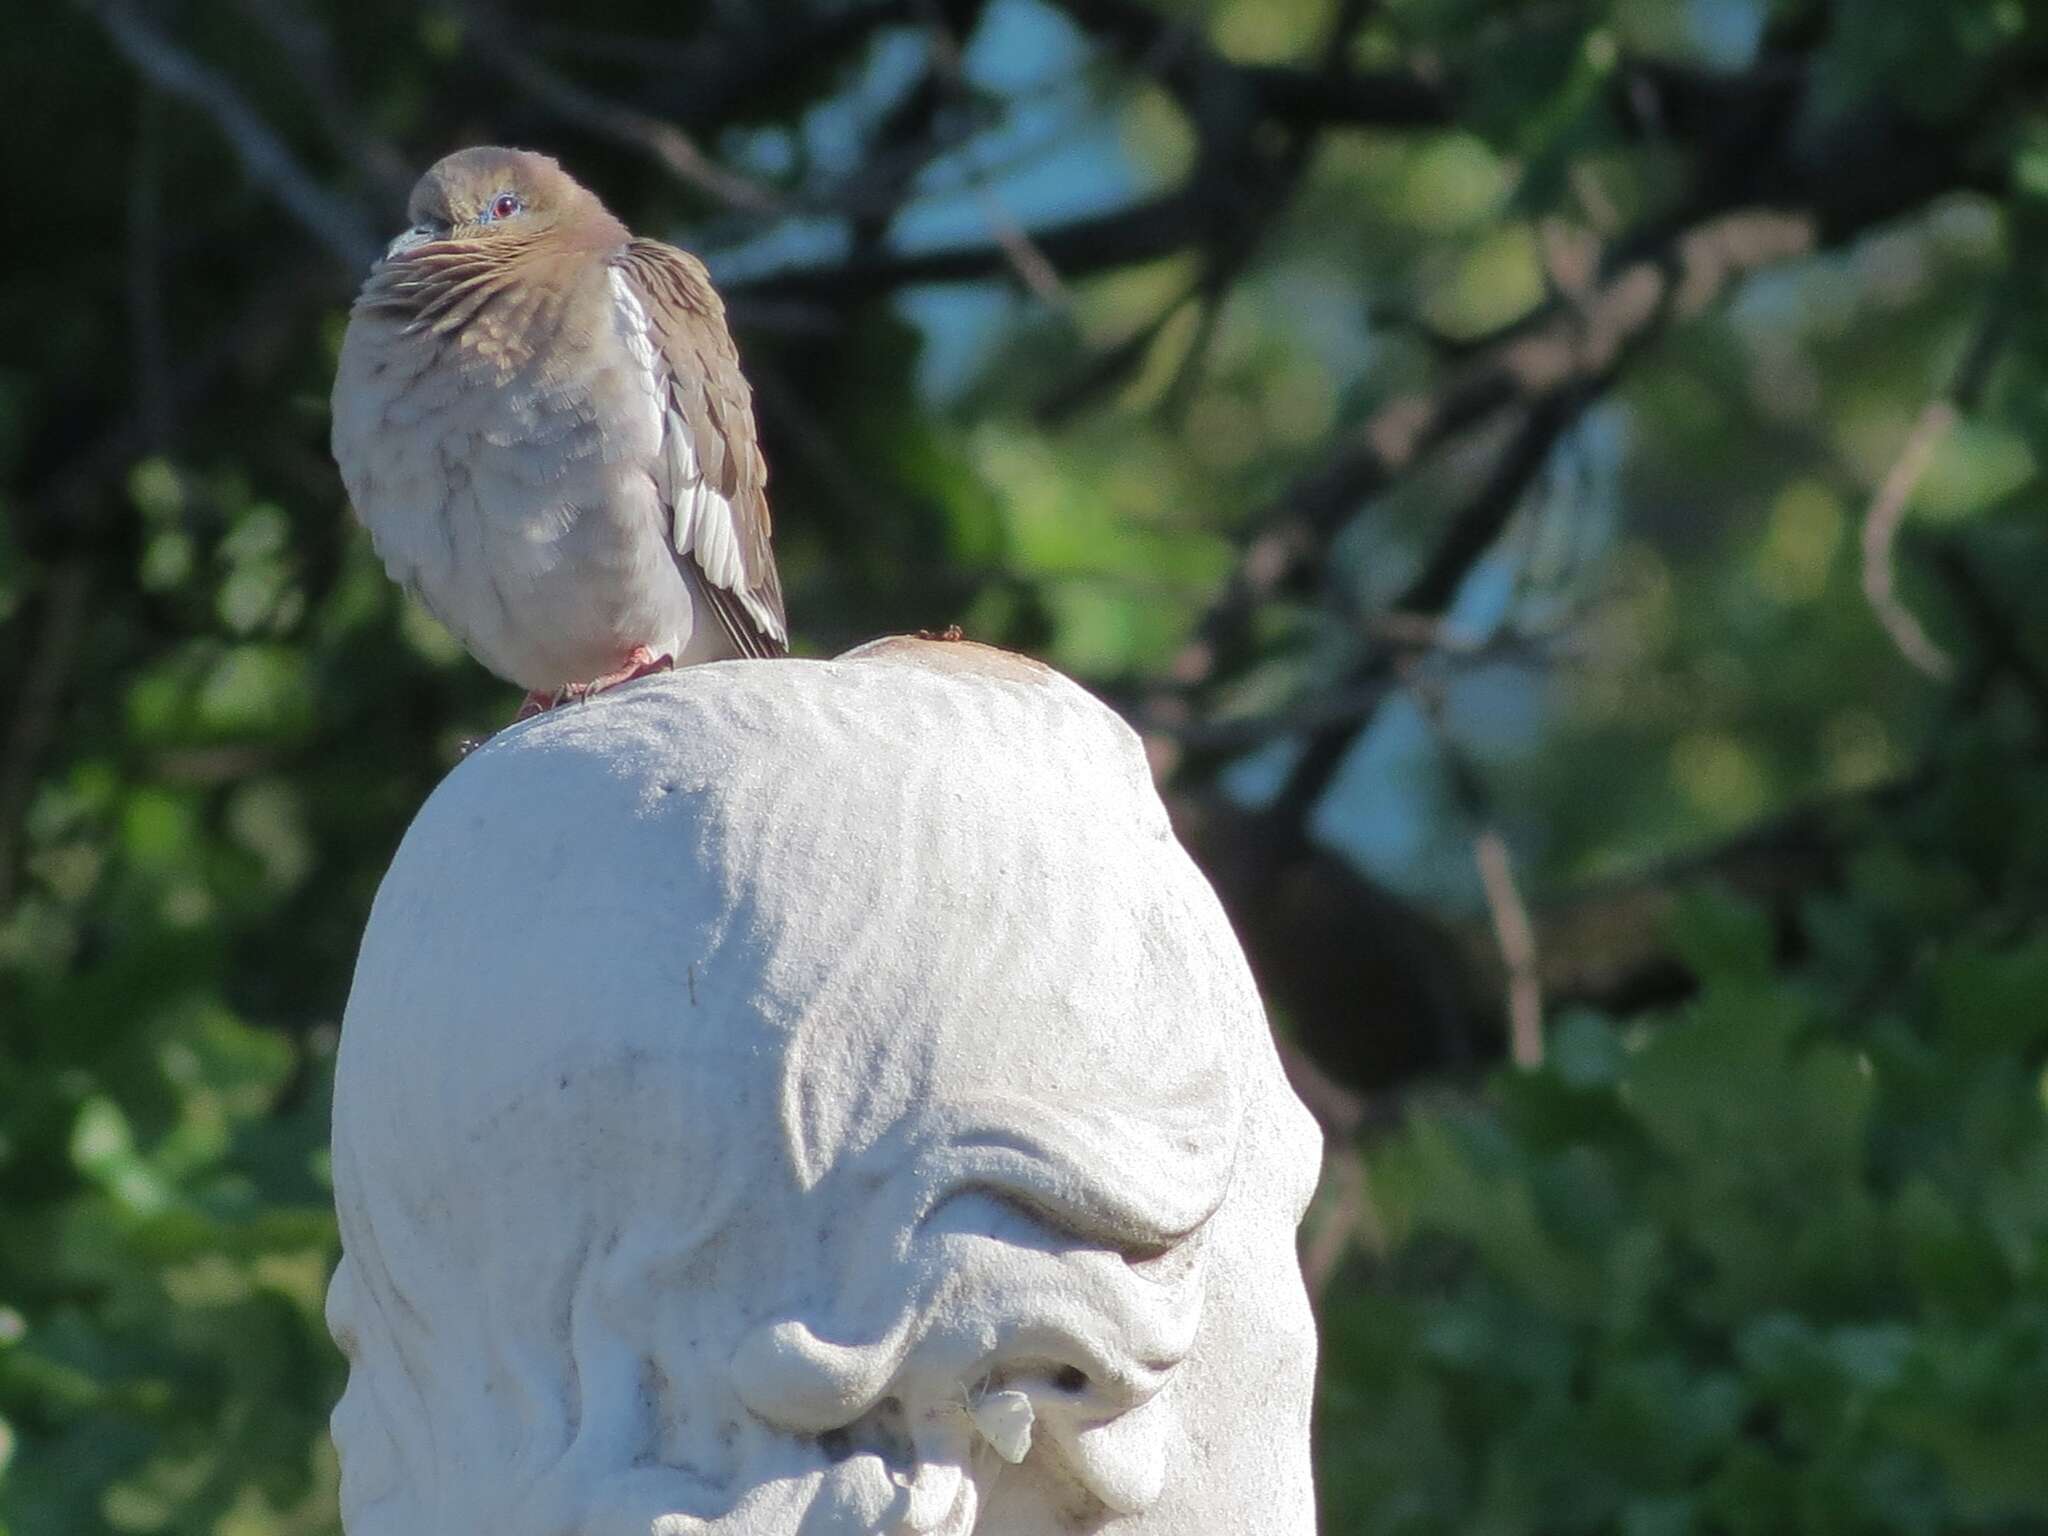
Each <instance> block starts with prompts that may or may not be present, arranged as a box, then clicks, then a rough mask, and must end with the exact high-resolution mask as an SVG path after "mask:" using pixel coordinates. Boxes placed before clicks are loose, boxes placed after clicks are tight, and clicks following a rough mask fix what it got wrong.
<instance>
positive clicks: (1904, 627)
mask: <svg viewBox="0 0 2048 1536" xmlns="http://www.w3.org/2000/svg"><path fill="white" fill-rule="evenodd" d="M2003 313H2004V308H2003V305H2001V304H1997V303H1994V304H1992V305H1991V306H1990V307H1989V308H1988V309H1987V310H1986V313H1985V317H1984V320H1983V321H1982V322H1981V323H1980V324H1979V326H1978V328H1977V331H1976V333H1975V335H1974V336H1973V337H1972V339H1971V341H1970V345H1969V347H1968V348H1967V349H1966V350H1965V352H1964V354H1963V360H1962V362H1961V363H1960V364H1958V365H1957V368H1956V374H1955V378H1954V379H1953V380H1952V381H1951V382H1950V383H1949V385H1948V387H1947V388H1946V389H1944V390H1943V391H1942V392H1941V393H1940V394H1938V395H1936V396H1935V397H1934V398H1933V399H1932V400H1929V401H1928V402H1927V404H1926V405H1924V406H1922V407H1921V408H1920V414H1919V416H1917V417H1916V418H1915V419H1914V422H1913V426H1912V429H1911V430H1910V431H1909V432H1907V434H1906V439H1905V441H1904V442H1903V443H1901V444H1900V445H1899V453H1898V457H1897V458H1895V459H1894V460H1893V461H1892V466H1891V468H1890V469H1888V470H1887V471H1885V476H1884V479H1883V480H1882V481H1880V482H1879V483H1878V487H1877V494H1876V495H1875V496H1874V497H1872V498H1871V502H1870V510H1869V511H1868V512H1866V513H1865V514H1864V516H1863V536H1862V540H1861V542H1862V549H1863V596H1864V599H1865V601H1867V602H1868V603H1869V604H1870V611H1871V613H1872V614H1873V615H1874V616H1875V617H1876V619H1877V622H1878V624H1879V625H1880V626H1882V627H1883V629H1884V632H1885V633H1886V634H1887V635H1889V636H1890V637H1891V641H1892V644H1893V645H1895V646H1897V647H1898V650H1899V654H1900V655H1901V656H1903V657H1905V658H1906V660H1907V661H1909V662H1911V663H1912V664H1913V665H1914V666H1915V667H1918V668H1919V669H1920V670H1921V671H1922V672H1924V673H1926V674H1927V675H1928V676H1929V677H1931V678H1933V679H1934V680H1935V681H1936V682H1946V681H1948V679H1949V678H1950V677H1951V676H1952V675H1953V674H1954V672H1955V663H1954V661H1953V660H1951V659H1950V657H1949V654H1948V652H1946V651H1944V650H1943V649H1942V648H1941V647H1940V646H1939V645H1936V644H1935V643H1934V641H1933V640H1932V639H1930V638H1929V637H1928V634H1927V631H1926V630H1925V629H1924V628H1922V627H1921V624H1920V620H1919V619H1918V618H1917V617H1915V615H1914V613H1913V611H1912V610H1911V609H1910V608H1908V607H1907V606H1906V605H1905V603H1904V601H1902V600H1901V599H1900V597H1899V595H1898V590H1897V585H1896V579H1895V570H1894V562H1893V558H1892V556H1893V550H1894V546H1895V545H1896V544H1897V542H1898V537H1899V528H1900V526H1901V525H1902V524H1903V523H1904V522H1905V520H1906V512H1907V509H1908V508H1909V507H1910V506H1911V504H1912V500H1913V492H1914V491H1915V490H1916V489H1917V488H1918V487H1919V484H1920V477H1921V476H1922V475H1924V474H1926V473H1927V466H1928V465H1929V464H1930V463H1931V462H1933V459H1934V451H1935V449H1937V448H1939V447H1940V446H1941V440H1942V439H1943V438H1944V437H1946V436H1948V434H1949V432H1950V431H1951V429H1953V428H1954V426H1955V424H1956V422H1957V421H1958V420H1959V419H1960V418H1961V416H1962V413H1963V412H1964V411H1965V410H1968V409H1969V408H1970V407H1971V406H1973V405H1974V404H1975V403H1976V401H1977V399H1978V397H1979V396H1981V395H1982V393H1983V390H1984V386H1985V384H1986V382H1988V380H1989V378H1990V375H1991V369H1992V366H1993V364H1994V363H1995V362H1996V361H1997V358H1998V352H1999V349H2000V347H2001V346H2002V345H2003V342H2004V326H2003Z"/></svg>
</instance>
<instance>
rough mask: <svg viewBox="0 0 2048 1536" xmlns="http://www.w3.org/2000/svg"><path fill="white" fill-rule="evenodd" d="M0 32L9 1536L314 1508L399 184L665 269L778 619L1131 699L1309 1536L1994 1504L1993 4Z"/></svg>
mask: <svg viewBox="0 0 2048 1536" xmlns="http://www.w3.org/2000/svg"><path fill="white" fill-rule="evenodd" d="M7 30H8V41H7V46H6V47H5V49H0V100H4V101H5V102H6V104H7V115H8V133H9V149H10V154H9V157H8V158H9V172H10V184H11V185H10V194H9V197H8V203H9V206H10V209H11V211H12V214H13V217H12V218H11V219H10V230H9V237H8V256H9V259H8V264H7V268H6V272H5V276H4V278H0V336H4V338H5V342H4V354H0V356H4V362H0V497H4V511H5V515H4V518H0V659H4V662H5V665H6V675H7V677H8V678H9V680H10V684H11V686H10V697H9V701H8V704H7V706H6V708H5V709H4V711H0V1530H4V1531H5V1532H6V1533H9V1536H47V1533H83V1536H90V1533H100V1532H108V1531H122V1532H154V1531H163V1532H178V1533H200V1532H205V1533H220V1536H288V1533H292V1536H296V1533H317V1532H332V1531H333V1530H334V1529H335V1524H334V1516H333V1510H332V1504H333V1488H334V1469H333V1466H332V1458H331V1454H330V1452H329V1450H328V1448H327V1446H326V1442H325V1437H324V1418H325V1414H326V1410H327V1408H328V1405H329V1404H330V1403H331V1402H332V1401H333V1399H334V1397H335V1395H336V1393H337V1390H338V1360H337V1358H336V1356H335V1354H334V1352H333V1350H332V1347H331V1346H330V1345H329V1343H328V1342H327V1340H326V1337H325V1334H324V1332H323V1330H322V1327H321V1323H320V1315H319V1309H320V1301H321V1293H322V1287H323V1284H324V1280H325V1275H326V1271H327V1269H328V1267H329V1265H330V1263H331V1261H332V1257H333V1251H334V1234H333V1231H332V1227H331V1219H330V1216H329V1212H328V1206H327V1192H326V1182H325V1168H324V1164H323V1156H324V1153H323V1147H324V1135H325V1114H326V1100H325V1094H326V1083H327V1076H328V1064H329V1060H330V1057H331V1055H332V1051H333V1048H334V1042H335V1029H336V1020H337V1017H338V1014H339V1010H340V1006H341V1003H342V1000H343V998H344V996H345V994H346V991H347V986H348V980H349V967H350V964H351V961H352V958H353V953H354V946H355V941H356V938H357V935H358V933H359V931H360V927H361V924H362V922H363V919H364V916H365V914H366V912H367V909H368V905H369V901H370V898H371V895H372V893H373V891H374V889H375V886H376V882H377V879H378V877H379V875H380V873H381V872H382V870H383V868H384V865H385V863H386V860H387V858H388V857H389V855H390V853H391V851H392V849H393V847H394V846H395V844H396V841H397V839H398V837H399V835H400V833H401V831H402V829H403V828H404V826H405V824H406V822H407V820H408V818H409V817H410V815H411V814H412V812H413V811H414V809H415V808H416V807H417V806H418V805H419V804H420V802H421V800H422V799H423V798H424V797H425V796H426V794H427V793H428V791H429V790H430V789H431V788H432V787H433V785H434V783H435V781H436V780H437V779H438V778H439V777H440V776H441V775H442V774H443V773H444V772H446V771H447V769H448V767H449V766H450V764H451V763H452V762H453V761H454V759H455V756H456V753H457V750H458V744H459V742H460V741H461V740H462V739H463V738H464V737H467V736H472V735H476V734H479V733H482V732H484V731H487V730H489V729H491V728H493V727H494V726H496V725H498V724H500V723H502V721H503V720H504V719H505V718H506V717H507V716H508V715H509V712H510V710H511V707H512V705H513V702H514V699H513V696H512V693H511V690H509V689H507V688H505V687H502V686H500V685H498V684H496V683H494V682H493V681H492V680H491V679H490V678H489V677H487V676H486V675H485V674H484V673H483V672H482V670H481V669H479V668H478V667H476V666H475V665H474V664H472V663H470V662H469V661H468V660H467V659H466V658H464V657H463V656H461V655H460V654H459V653H458V650H457V648H456V647H455V646H454V645H453V644H452V643H451V641H450V640H449V638H448V637H447V636H446V635H445V634H444V633H443V632H441V631H440V630H438V629H437V628H436V627H435V626H434V625H433V624H432V622H431V621H429V620H428V619H427V618H426V617H425V616H424V615H423V614H421V613H420V612H419V611H417V610H416V609H414V608H411V607H408V606H407V605H406V604H405V603H404V601H403V600H402V599H401V598H400V596H399V594H398V593H397V592H396V591H395V590H394V589H393V588H392V587H391V585H390V584H389V583H388V582H387V581H386V579H385V578H384V576H383V574H382V572H381V570H380V569H379V568H378V567H377V565H376V563H375V561H374V559H373V557H372V555H371V552H370V549H369V546H368V541H367V539H366V538H364V537H363V536H362V534H361V533H360V531H359V530H358V529H356V528H355V527H354V525H353V524H352V522H351V520H350V518H349V516H348V513H347V510H346V508H345V505H344V503H343V500H342V496H341V491H340V486H339V483H338V479H337V477H336V474H335V472H334V470H333V467H332V465H331V464H330V463H329V461H328V458H327V454H326V448H325V444H326V435H327V409H326V399H327V390H328V385H329V382H330V379H331V375H332V370H333V366H334V360H335V352H336V346H337V343H338V340H339V337H340V333H341V328H342V324H343V319H344V315H345V306H346V304H347V301H348V298H349V296H350V294H351V292H352V291H353V289H354V287H355V285H356V283H357V282H358V281H359V280H360V278H361V276H362V274H363V272H364V270H365V269H366V267H367V265H368V262H369V260H370V259H371V257H372V256H373V254H374V253H375V252H376V251H377V250H378V249H379V247H380V244H381V241H382V240H383V238H385V237H386V236H388V235H389V234H391V233H394V232H395V231H396V229H397V228H398V226H399V224H400V222H401V209H402V204H403V197H404V192H405V189H406V187H407V186H408V184H409V183H410V180H411V179H412V177H413V176H414V175H415V174H416V173H417V172H418V170H419V169H421V168H422V167H423V166H424V165H425V164H426V163H428V162H429V161H431V160H432V159H434V158H435V157H437V156H438V155H440V154H441V153H443V152H445V151H447V150H448V149H451V148H454V147H456V146H458V145H461V144H464V143H471V142H479V141H498V142H510V143H518V144H524V145H528V146H532V147H538V148H545V149H548V150H551V151H553V152H556V153H558V154H560V155H561V156H562V157H563V158H564V159H565V160H566V161H567V163H568V164H569V165H570V166H571V167H572V168H573V169H574V170H575V171H576V172H577V173H578V174H579V176H580V177H581V178H582V179H584V180H585V181H586V182H588V183H590V184H591V185H593V186H594V187H596V188H597V189H598V190H599V191H600V192H601V193H602V194H603V195H604V196H605V197H606V199H607V200H608V201H609V202H610V203H611V204H612V206H613V207H614V208H615V209H616V210H617V211H618V212H620V213H621V214H622V215H623V216H625V217H626V218H627V219H628V221H629V222H631V223H632V224H633V225H634V226H635V227H636V228H637V229H639V230H642V231H644V232H647V233H650V234H656V235H660V236H664V237H667V238H671V239H675V240H678V241H679V242H681V243H684V244H687V245H689V246H691V247H692V248H693V249H696V250H697V251H699V252H701V253H702V254H703V255H704V256H705V257H706V258H707V260H708V261H709V262H710V264H711V267H712V269H713V272H714V273H715V274H716V275H717V277H718V278H719V280H720V282H721V286H722V287H723V289H724V291H725V293H726V294H727V296H728V298H729V300H730V303H731V308H732V312H733V317H734V320H735V325H736V329H737V331H738V334H739V337H740V342H741V346H742V350H743V354H744V357H745V360H746V363H747V366H748V371H749V373H750V375H751V377H752V379H753V382H754V385H755V388H756V397H757V400H758V402H759V406H760V410H761V414H762V423H763V432H764V436H765V440H766V447H767V451H768V455H769V458H770V462H771V464H772V466H773V484H772V486H771V494H772V497H773V500H774V502H775V506H776V509H777V517H778V530H777V531H778V546H779V548H780V551H781V558H782V565H783V570H784V573H785V578H786V583H787V586H788V590H789V608H790V614H791V618H792V620H793V624H794V628H795V631H796V635H797V639H798V645H799V649H800V650H801V651H803V652H806V653H810V654H831V653H833V652H834V651H836V650H838V649H840V648H842V647H843V646H845V645H847V644H850V643H853V642H856V641H859V640H862V639H866V638H869V637H871V636H873V635H876V634H878V633H883V632H890V631H902V630H907V629H916V628H919V627H936V626H940V625H944V624H947V623H950V622H958V623H960V624H962V625H964V626H965V627H966V630H967V631H968V633H969V634H970V635H972V636H973V637H975V638H979V639H984V640H989V641H993V642H996V643H1000V644H1005V645H1010V646H1015V647H1019V648H1021V649H1024V650H1028V651H1031V652H1033V653H1036V654H1038V655H1041V656H1044V657H1045V658H1047V659H1049V660H1051V661H1053V662H1055V663H1056V664H1058V665H1060V666H1061V667H1064V668H1066V669H1068V670H1069V671H1071V672H1073V673H1074V674H1075V675H1077V676H1078V677H1080V678H1081V679H1083V680H1084V681H1085V682H1087V683H1088V684H1089V685H1090V686H1092V687H1093V688H1095V689H1096V690H1097V691H1099V692H1100V693H1101V694H1103V695H1104V696H1105V697H1106V698H1108V699H1109V700H1111V701H1112V702H1113V703H1115V704H1116V705H1117V706H1118V707H1119V708H1121V709H1123V710H1124V711H1125V712H1126V713H1127V715H1128V717H1129V718H1130V719H1131V721H1132V723H1133V724H1134V725H1136V726H1137V727H1138V728H1139V729H1140V730H1141V731H1142V732H1143V733H1144V734H1145V736H1146V739H1147V741H1148V744H1149V745H1150V747H1151V749H1152V754H1153V759H1154V762H1155V764H1156V766H1157V769H1158V773H1159V777H1160V781H1161V784H1162V786H1163V787H1164V788H1165V790H1166V792H1167V794H1168V796H1169V800H1170V802H1171V805H1172V808H1173V811H1174V814H1175V816H1176V819H1177V821H1178V822H1179V824H1180V826H1181V828H1182V831H1183V834H1184V836H1185V837H1186V838H1187V839H1188V841H1189V843H1190V845H1191V846H1192V847H1193V848H1194V849H1195V851H1196V853H1197V856H1198V857H1199V858H1200V859H1201V861H1202V862H1203V864H1204V866H1205V868H1206V869H1207V870H1208V871H1209V873H1210V875H1211V877H1212V878H1213V879H1214V881H1215V882H1216V885H1217V887H1218V889H1219V891H1220V892H1221V893H1222V895H1223V898H1224V900H1225V902H1226V904H1227V905H1228V906H1229V908H1230V910H1231V912H1232V914H1233V916H1234V917H1235V919H1236V921H1237V923H1238V925H1239V928H1240V931H1241V932H1242V933H1243V935H1244V937H1245V940H1246V943H1247V946H1248V947H1249V949H1250V950H1251V952H1252V955H1253V958H1254V962H1255V964H1256V966H1257V968H1258V971H1259V974H1260V979H1261V982H1262V985H1263V986H1264V988H1265V990H1266V994H1267V997H1268V1000H1269V1002H1270V1004H1271V1006H1272V1009H1273V1013H1274V1016H1275V1019H1276V1023H1277V1025H1278V1027H1279V1028H1280V1030H1281V1033H1282V1035H1283V1042H1284V1045H1285V1048H1286V1049H1287V1051H1288V1053H1289V1058H1290V1062H1291V1065H1292V1067H1293V1069H1294V1070H1295V1072H1296V1074H1297V1079H1298V1081H1299V1082H1300V1084H1301V1085H1302V1089H1303V1092H1304V1095H1305V1096H1306V1097H1307V1098H1308V1099H1309V1100H1310V1101H1311V1103H1312V1105H1313V1107H1314V1108H1315V1109H1316V1111H1317V1113H1318V1114H1319V1116H1320V1117H1321V1118H1322V1120H1323V1122H1324V1125H1325V1128H1326V1130H1327V1131H1328V1133H1329V1136H1330V1144H1331V1158H1330V1169H1329V1174H1328V1177H1327V1178H1326V1180H1325V1189H1324V1194H1323V1196H1322V1198H1321V1202H1320V1204H1319V1207H1318V1210H1317V1211H1316V1212H1315V1213H1314V1216H1313V1220H1312V1222H1311V1226H1310V1229H1309V1232H1308V1234H1307V1238H1306V1250H1305V1252H1306V1262H1307V1265H1308V1269H1309V1274H1310V1278H1311V1282H1312V1284H1313V1285H1314V1286H1315V1288H1316V1291H1317V1293H1318V1295H1319V1298H1320V1306H1321V1309H1322V1318H1323V1325H1324V1330H1325V1337H1326V1362H1325V1382H1324V1392H1323V1412H1322V1418H1321V1423H1320V1426H1319V1447H1320V1450H1319V1454H1320V1458H1321V1477H1322V1482H1323V1489H1324V1498H1325V1504H1326V1529H1327V1530H1328V1531H1329V1532H1331V1533H1332V1536H1337V1533H1347V1536H1348V1533H1382V1532H1384V1533H1404V1536H1405V1533H1438V1532H1442V1533H1450V1532H1458V1533H1502V1536H1507V1533H1519V1532H1531V1533H1535V1532H1544V1533H1552V1532H1589V1533H1593V1532H1598V1533H1626V1536H1665V1533H1681V1532H1695V1531H1697V1532H1747V1531H1757V1532H1774V1531H1785V1530H1794V1529H1797V1530H1805V1531H1818V1532H1936V1531H1943V1532H1946V1531H1965V1532H1987V1533H1988V1532H1997V1531H2013V1532H2018V1531H2034V1530H2040V1529H2042V1528H2044V1524H2048V1127H2044V1103H2043V1094H2044V1080H2043V1076H2042V1073H2043V1065H2044V1059H2048V920H2044V913H2048V902H2044V898H2048V775H2044V772H2043V763H2042V753H2043V746H2044V731H2048V540H2044V536H2043V506H2044V490H2048V488H2044V484H2043V480H2042V475H2041V461H2042V460H2043V458H2044V457H2048V293H2044V291H2043V278H2042V274H2043V273H2044V272H2048V105H2044V104H2048V6H2044V5H2042V4H2041V3H2039V0H1537V3H1531V0H1380V3H1374V0H1186V3H1174V0H1160V3H1157V4H1149V3H1141V0H695V3H691V4H682V5H679V4H677V3H675V0H584V3H583V4H580V5H577V6H574V7H566V6H544V5H541V4H538V3H532V4H523V5H512V4H506V5H505V6H504V7H503V8H502V9H501V8H494V7H492V6H490V5H488V4H486V3H483V0H478V3H467V0H465V3H450V0H434V3H429V4H424V5H420V4H414V3H411V0H350V3H348V4H340V3H333V0H184V3H171V0H166V3H149V0H74V3H59V0H50V3H46V4H34V5H20V6H16V7H13V8H12V9H11V10H10V12H9V15H8V27H7Z"/></svg>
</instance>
